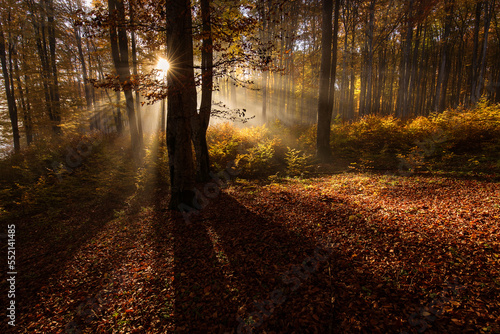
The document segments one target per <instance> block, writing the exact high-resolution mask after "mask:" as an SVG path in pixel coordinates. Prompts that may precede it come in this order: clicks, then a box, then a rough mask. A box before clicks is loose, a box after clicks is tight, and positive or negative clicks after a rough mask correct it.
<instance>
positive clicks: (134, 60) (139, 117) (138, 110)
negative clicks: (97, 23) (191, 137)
mask: <svg viewBox="0 0 500 334" xmlns="http://www.w3.org/2000/svg"><path fill="white" fill-rule="evenodd" d="M134 4H135V2H134V1H133V0H130V1H129V11H130V23H131V24H132V25H133V24H134V14H135V8H134ZM131 36H132V37H131V42H132V68H133V73H134V77H136V78H137V76H138V72H137V46H136V42H135V31H132V32H131ZM134 101H135V105H134V108H135V111H136V113H135V114H136V117H137V130H138V134H139V145H141V146H142V144H143V140H144V135H143V129H142V115H141V103H140V94H139V90H138V89H136V90H135V100H134Z"/></svg>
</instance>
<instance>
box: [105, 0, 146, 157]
mask: <svg viewBox="0 0 500 334" xmlns="http://www.w3.org/2000/svg"><path fill="white" fill-rule="evenodd" d="M108 10H109V14H110V15H114V17H116V21H117V22H116V23H117V25H118V26H110V31H109V33H110V40H111V54H112V56H113V63H114V65H115V69H116V72H117V73H118V76H119V80H120V84H121V86H122V89H123V93H124V94H125V103H126V110H127V116H128V120H129V128H130V138H131V142H132V148H133V150H134V151H136V149H137V148H138V147H140V145H141V142H140V139H139V133H138V131H137V122H136V117H135V110H134V97H133V95H132V89H131V86H130V66H129V63H128V38H127V32H126V30H125V28H124V27H123V25H124V24H125V7H124V5H123V0H108Z"/></svg>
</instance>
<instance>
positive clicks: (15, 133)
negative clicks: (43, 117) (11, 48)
mask: <svg viewBox="0 0 500 334" xmlns="http://www.w3.org/2000/svg"><path fill="white" fill-rule="evenodd" d="M0 61H1V63H2V74H3V80H4V82H5V95H6V96H7V106H8V109H9V117H10V124H11V127H12V137H13V142H14V151H15V152H19V151H20V150H21V143H20V139H19V125H18V119H17V105H16V98H15V95H14V94H15V93H14V87H13V86H12V85H11V82H12V80H11V79H12V71H9V67H8V65H7V57H6V44H5V37H4V33H3V27H2V23H1V22H0ZM10 67H12V63H11V66H10Z"/></svg>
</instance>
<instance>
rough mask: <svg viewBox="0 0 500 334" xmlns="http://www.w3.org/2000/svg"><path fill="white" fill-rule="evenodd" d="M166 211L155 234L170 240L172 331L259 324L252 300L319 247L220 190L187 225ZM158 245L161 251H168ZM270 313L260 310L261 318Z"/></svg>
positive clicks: (217, 329) (161, 239)
mask: <svg viewBox="0 0 500 334" xmlns="http://www.w3.org/2000/svg"><path fill="white" fill-rule="evenodd" d="M160 210H161V209H160ZM169 215H170V213H167V214H165V216H164V219H163V223H162V224H158V225H157V226H158V228H157V231H156V233H157V237H158V242H159V243H160V244H161V243H166V242H168V240H172V239H173V242H174V247H173V256H174V273H175V274H174V275H175V278H174V280H173V290H174V293H175V302H174V305H173V316H174V322H175V328H174V329H173V330H174V331H175V332H189V333H192V332H199V333H225V332H228V331H229V332H231V331H233V330H235V329H238V327H239V332H240V333H243V332H244V331H245V330H247V329H248V328H249V327H248V328H244V327H245V326H244V324H245V321H246V322H248V323H254V325H256V326H255V327H256V328H257V327H259V326H262V325H263V324H259V319H258V316H257V313H256V312H262V311H260V310H259V307H260V306H259V305H257V306H256V305H255V304H254V302H259V301H265V300H267V299H270V298H271V297H270V294H271V293H272V292H273V291H274V290H276V289H277V288H284V289H286V286H284V284H283V283H282V282H281V281H282V276H283V274H284V273H286V272H287V271H288V270H289V269H290V267H291V266H292V265H294V264H297V265H299V266H300V264H301V263H302V261H303V260H304V259H305V258H307V256H308V254H310V255H312V254H313V251H314V249H315V247H316V246H317V245H315V243H314V241H313V240H310V239H308V238H302V237H301V236H299V235H296V234H294V233H293V232H291V231H289V230H287V229H286V228H285V227H284V226H282V225H281V224H277V223H276V222H272V221H269V220H267V219H265V218H263V217H260V216H259V215H256V214H254V213H252V212H251V211H249V210H248V209H247V208H246V207H245V206H244V205H242V204H241V203H239V202H238V201H237V200H235V199H234V198H232V197H231V196H228V195H227V194H224V193H221V194H220V195H219V196H218V197H217V198H216V199H214V200H213V202H212V203H210V204H209V205H208V206H207V207H206V208H205V209H204V210H202V211H201V212H200V213H199V215H198V216H196V217H194V218H193V219H192V220H191V223H190V224H186V222H185V221H184V220H183V219H182V217H181V216H180V215H177V214H173V216H174V217H172V216H170V217H167V216H169ZM168 225H170V226H171V227H170V228H168V227H167V226H168ZM159 249H160V250H162V251H163V255H161V254H162V253H161V252H160V256H165V257H167V256H169V255H172V254H167V253H166V251H165V249H164V248H162V247H161V246H160V247H159ZM294 275H295V274H294ZM292 276H293V275H292ZM292 283H295V281H293V282H292ZM292 283H290V284H288V285H294V284H292ZM288 290H290V289H288ZM285 293H286V291H283V294H285ZM285 298H286V297H285ZM268 313H269V311H264V313H262V314H263V315H264V318H265V319H264V318H263V319H262V320H266V319H267V318H269V316H267V314H268ZM271 313H272V312H271ZM252 314H253V315H254V316H253V318H254V319H253V320H252V318H251V315H252ZM238 317H239V320H238ZM261 322H262V323H263V321H261Z"/></svg>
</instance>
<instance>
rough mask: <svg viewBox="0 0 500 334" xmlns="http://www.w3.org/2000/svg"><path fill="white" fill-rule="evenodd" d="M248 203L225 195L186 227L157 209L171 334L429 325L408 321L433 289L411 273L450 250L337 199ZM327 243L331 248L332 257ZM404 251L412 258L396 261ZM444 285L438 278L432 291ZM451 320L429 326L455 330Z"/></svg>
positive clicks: (286, 196)
mask: <svg viewBox="0 0 500 334" xmlns="http://www.w3.org/2000/svg"><path fill="white" fill-rule="evenodd" d="M239 198H242V199H239ZM254 199H255V198H252V197H250V196H248V195H244V196H240V195H238V197H233V196H231V195H228V194H226V193H224V192H222V193H221V194H219V195H218V196H217V197H216V198H215V199H212V200H211V201H210V203H209V204H208V206H207V207H206V208H204V209H203V210H201V212H200V213H199V214H198V215H197V216H194V217H192V219H191V224H190V225H187V224H186V223H185V221H184V220H183V219H182V216H181V215H180V214H176V213H171V212H168V211H166V210H165V209H164V208H165V207H166V201H165V200H163V202H162V203H161V204H159V205H158V207H157V210H158V212H161V213H162V214H160V215H159V217H158V221H157V223H156V230H155V233H156V238H157V240H156V244H157V250H158V257H159V259H158V261H157V263H158V265H159V266H160V265H161V264H162V263H163V265H165V266H166V265H169V264H168V263H167V262H168V261H166V260H165V259H167V258H169V257H170V258H171V257H173V264H172V263H171V264H170V265H171V266H172V271H171V274H172V273H173V274H172V275H173V276H174V277H173V279H171V280H170V283H171V285H170V286H168V287H167V288H166V290H167V291H168V294H167V295H168V298H165V301H166V302H170V303H171V305H170V311H171V312H170V318H168V319H165V320H164V325H165V328H167V327H168V326H170V327H168V329H169V332H190V333H191V332H193V333H208V332H209V333H225V332H234V331H236V332H237V333H249V332H251V331H253V332H276V333H291V332H297V333H342V332H345V329H349V330H350V331H352V332H370V333H382V332H386V331H389V332H395V333H396V332H401V331H402V330H403V331H404V330H406V331H409V332H415V331H417V330H419V328H422V324H424V323H423V322H422V321H424V320H425V321H428V320H426V319H421V316H422V315H421V314H417V315H416V318H415V319H413V320H412V319H410V317H411V316H412V314H414V313H415V312H417V313H418V312H419V311H420V310H421V309H422V308H423V307H424V306H425V305H426V303H427V301H426V298H427V297H426V294H425V293H423V292H422V291H420V287H419V284H421V283H423V282H425V284H426V286H429V284H428V282H427V281H428V279H429V277H428V275H426V274H425V273H420V272H419V271H418V270H417V269H418V268H416V265H417V264H418V261H420V262H421V259H422V258H428V256H429V255H431V256H432V255H433V253H432V252H433V250H436V249H439V248H443V247H447V246H448V245H447V244H446V243H443V242H441V241H436V242H435V244H428V242H427V243H426V241H425V240H420V239H419V238H418V236H413V237H411V238H408V236H403V235H402V234H401V233H400V232H401V228H402V227H401V226H398V225H397V224H394V225H391V224H385V225H384V224H378V225H377V224H375V225H374V224H373V223H371V222H370V216H371V212H370V211H369V210H364V208H361V207H360V206H359V205H360V204H359V203H354V202H351V201H350V200H345V199H343V198H340V197H336V196H335V195H328V196H324V195H321V194H307V195H304V196H299V195H297V193H296V192H287V191H281V193H280V195H279V196H278V197H277V196H274V197H273V198H270V199H268V200H269V201H278V205H276V203H274V204H275V205H273V206H270V207H271V208H278V209H273V210H275V211H271V210H267V209H266V208H265V207H258V206H257V203H261V204H262V203H263V201H260V202H259V201H254ZM246 201H249V202H246ZM264 206H265V201H264ZM325 236H326V237H328V238H330V240H329V241H332V242H333V243H334V244H335V245H334V246H333V247H332V248H331V249H330V250H327V249H326V247H325V246H324V245H323V244H322V241H323V239H322V238H323V237H325ZM403 243H407V244H409V245H408V246H407V247H405V248H404V249H410V250H411V251H412V255H411V256H404V257H402V256H399V255H402V254H401V249H400V248H399V247H398V246H397V245H401V244H403ZM166 245H170V246H169V247H166ZM317 253H319V255H318V254H317ZM313 258H316V259H317V261H316V263H314V262H313V261H312V260H311V259H313ZM384 258H386V259H387V261H388V262H387V266H388V267H386V268H384V266H383V265H382V264H381V263H382V262H383V259H384ZM374 261H376V262H374ZM426 261H427V260H426ZM429 261H432V259H429ZM308 268H309V269H311V270H308ZM444 281H445V277H438V278H434V279H433V281H432V283H431V284H432V285H431V288H432V289H433V290H432V291H434V292H439V291H438V290H436V289H439V288H440V286H442V285H443V283H444ZM412 283H413V284H412ZM158 288H161V287H160V286H159V287H158ZM450 320H451V319H448V318H447V317H446V316H442V317H440V318H438V319H437V320H435V322H432V321H428V322H427V323H426V324H427V325H428V326H429V327H431V328H434V329H436V328H438V329H443V328H451V329H454V330H459V329H460V328H459V327H457V326H456V325H453V324H452V323H450ZM412 321H413V322H412ZM433 321H434V320H433ZM169 324H170V325H169Z"/></svg>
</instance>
